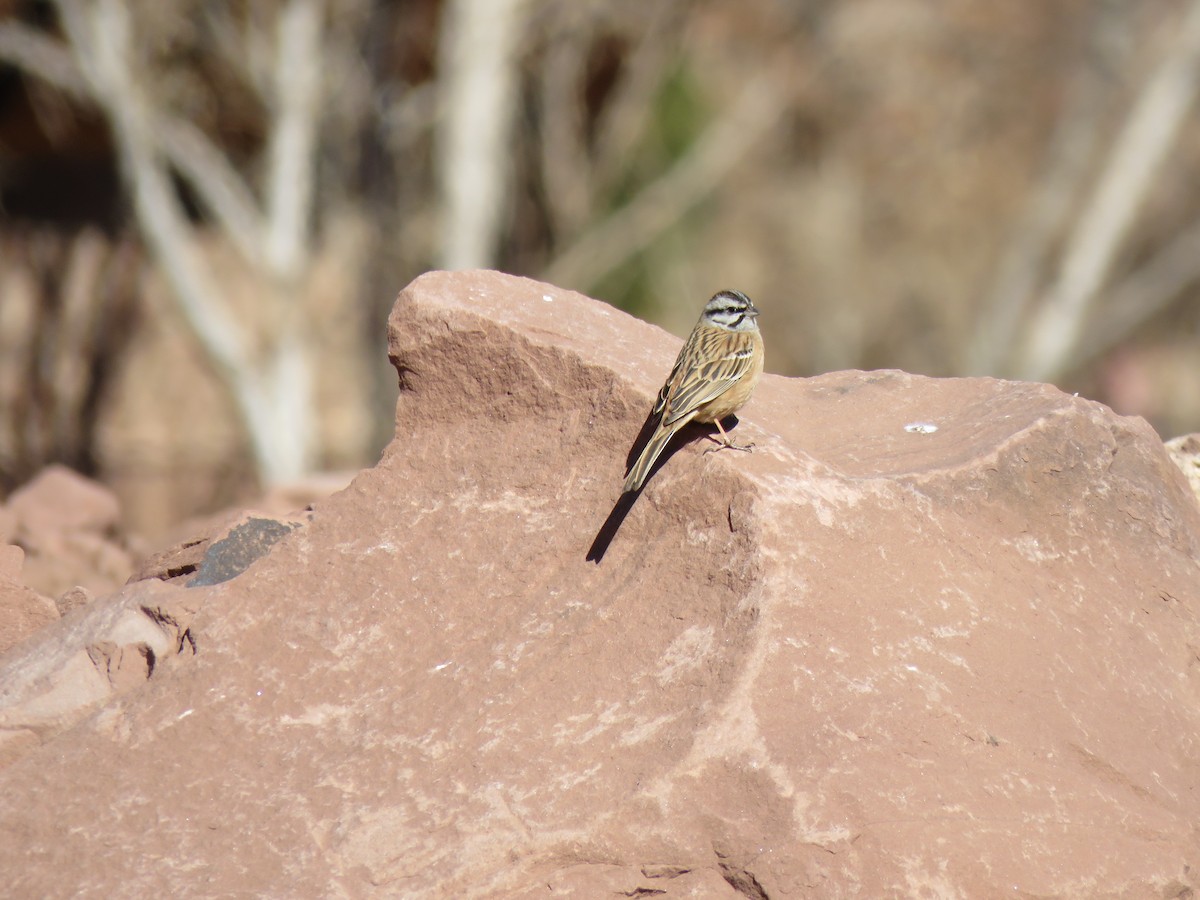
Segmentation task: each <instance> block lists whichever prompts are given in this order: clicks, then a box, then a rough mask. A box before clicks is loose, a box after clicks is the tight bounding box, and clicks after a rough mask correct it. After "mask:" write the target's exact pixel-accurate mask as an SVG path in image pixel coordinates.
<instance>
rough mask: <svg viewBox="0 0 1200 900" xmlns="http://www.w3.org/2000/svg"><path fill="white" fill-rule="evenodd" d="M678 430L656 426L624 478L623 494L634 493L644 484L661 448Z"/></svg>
mask: <svg viewBox="0 0 1200 900" xmlns="http://www.w3.org/2000/svg"><path fill="white" fill-rule="evenodd" d="M678 430H679V428H678V427H668V426H666V425H659V426H658V429H657V430H656V431H655V432H654V434H653V435H651V437H650V440H648V441H646V446H645V447H643V448H642V452H641V454H640V455H639V456H638V458H637V462H635V463H634V464H633V468H631V469H630V470H629V474H628V475H627V476H626V477H625V487H624V489H623V490H624V493H626V494H628V493H629V492H630V491H636V490H638V489H639V488H641V486H642V485H643V484H645V483H646V476H647V475H649V474H650V470H651V469H652V468H654V463H655V462H657V461H658V457H659V455H660V454H661V453H662V452H663V448H664V447H666V446H667V444H668V443H669V442H670V440H671V438H672V437H674V436H675V432H676V431H678Z"/></svg>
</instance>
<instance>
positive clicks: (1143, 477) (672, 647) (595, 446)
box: [0, 273, 1200, 898]
mask: <svg viewBox="0 0 1200 900" xmlns="http://www.w3.org/2000/svg"><path fill="white" fill-rule="evenodd" d="M701 299H703V298H697V306H699V302H700V300H701ZM757 299H758V300H759V301H761V302H760V306H761V307H762V309H763V310H764V312H763V319H762V324H763V326H764V328H765V331H766V339H767V344H768V349H769V347H770V344H771V330H770V329H771V324H770V323H771V303H770V298H757ZM390 329H391V330H390V341H391V352H392V354H393V357H394V359H395V361H396V365H397V368H398V370H399V373H400V384H401V394H400V398H399V402H398V405H397V423H396V424H397V434H396V439H395V440H394V441H393V442H392V444H391V446H390V447H389V448H388V450H387V452H386V453H385V454H384V456H383V459H382V460H381V461H380V463H379V464H378V465H377V466H375V467H374V468H372V469H369V470H366V471H364V472H362V473H361V474H360V475H359V476H358V477H357V478H356V479H355V480H354V482H353V483H352V484H351V485H350V487H349V488H347V489H346V490H344V491H342V492H341V493H339V494H336V495H334V496H332V497H331V498H329V499H327V500H324V501H321V502H318V503H316V504H315V506H314V509H313V512H312V514H311V517H310V518H309V519H308V520H306V521H304V522H301V523H300V524H299V525H298V527H295V528H294V529H293V530H291V531H290V532H288V533H287V534H284V535H282V536H281V537H279V539H278V541H277V542H276V543H274V544H272V545H270V546H265V545H261V550H260V551H259V552H261V553H263V554H264V555H262V556H260V558H258V559H257V561H256V562H253V563H252V564H250V565H249V568H246V569H245V571H242V572H241V574H235V573H236V572H237V571H240V569H239V568H238V566H242V565H244V563H245V560H246V559H247V558H248V557H246V556H244V555H242V556H239V557H238V559H240V560H242V561H241V562H239V563H238V566H233V567H230V566H228V565H224V564H222V563H220V561H217V562H215V563H214V564H213V566H212V570H213V571H218V572H221V573H223V574H222V575H221V576H220V577H228V576H230V575H232V577H229V580H225V581H221V582H220V583H216V584H212V585H208V586H204V587H193V588H185V587H181V586H178V581H177V582H176V583H171V584H168V583H163V582H158V581H151V582H138V583H136V584H133V585H131V586H129V587H128V588H126V589H125V590H124V591H122V592H121V593H118V594H116V595H112V596H110V597H107V598H99V599H97V600H95V601H93V603H92V604H90V605H89V606H88V607H87V608H85V609H82V610H76V611H74V612H73V613H71V614H70V615H68V616H67V617H66V618H65V619H64V620H63V621H62V622H61V623H58V624H55V625H51V626H50V627H48V628H47V629H44V632H43V635H40V636H39V638H38V639H35V640H32V641H27V642H26V643H25V644H24V645H22V646H21V647H20V648H17V650H15V651H13V652H11V653H10V654H9V655H8V656H7V657H5V658H4V659H3V660H2V661H0V727H2V728H4V729H7V733H9V734H10V735H18V737H19V743H18V737H14V738H13V742H14V744H13V746H15V747H16V749H15V750H14V751H13V753H12V756H13V757H14V758H16V757H18V756H19V757H20V758H19V759H17V761H16V762H14V763H13V764H12V765H10V766H9V767H8V768H7V769H5V770H4V771H3V772H0V870H3V871H4V872H6V873H7V887H8V889H10V890H13V891H15V892H16V895H19V896H68V895H75V894H82V895H84V896H101V895H105V894H119V895H126V896H129V895H137V896H146V895H151V894H154V893H159V894H164V895H169V894H172V893H177V892H178V891H179V890H181V889H182V890H186V892H187V893H188V894H189V895H192V896H231V895H248V896H249V895H268V896H318V895H319V896H352V897H365V896H403V897H469V896H489V897H496V896H498V897H522V898H533V897H543V896H544V897H549V896H560V895H567V896H576V897H602V896H622V895H624V896H635V895H637V896H641V895H647V896H649V895H654V896H662V897H684V896H693V897H697V896H698V897H722V896H725V897H738V896H742V897H772V898H776V897H802V896H847V895H854V896H861V897H880V896H895V895H909V896H931V897H932V896H999V895H1004V896H1032V895H1046V896H1050V895H1058V896H1064V895H1070V896H1095V895H1104V896H1128V897H1134V896H1138V897H1140V896H1170V897H1178V896H1187V895H1190V892H1191V891H1194V890H1195V889H1196V888H1197V887H1198V886H1200V885H1198V884H1197V875H1196V872H1197V871H1200V868H1198V867H1200V826H1198V824H1197V823H1200V754H1198V753H1197V738H1196V735H1197V734H1200V705H1198V704H1197V702H1196V701H1197V697H1198V696H1200V651H1198V648H1200V627H1198V623H1197V615H1196V612H1197V609H1198V604H1200V577H1198V575H1200V564H1198V559H1200V507H1198V506H1197V504H1196V503H1195V502H1194V501H1193V499H1192V498H1191V497H1190V496H1189V495H1188V493H1187V490H1188V489H1187V486H1186V483H1185V481H1184V479H1183V476H1182V475H1181V473H1180V472H1179V471H1178V469H1176V468H1175V467H1174V466H1173V465H1172V463H1171V462H1170V461H1169V459H1168V458H1167V456H1166V454H1165V452H1164V450H1163V447H1162V444H1161V442H1160V441H1159V440H1158V438H1157V436H1156V435H1155V434H1154V433H1153V431H1152V430H1151V429H1150V428H1149V427H1148V426H1147V425H1146V424H1145V423H1144V422H1143V421H1141V420H1139V419H1124V418H1121V417H1118V416H1116V415H1114V414H1113V413H1112V412H1111V411H1109V410H1108V409H1106V408H1104V407H1102V406H1100V405H1098V404H1095V403H1091V402H1089V401H1087V400H1083V399H1079V398H1075V397H1071V396H1068V395H1065V394H1063V393H1061V392H1059V391H1057V390H1055V389H1053V388H1051V387H1047V386H1044V385H1036V384H1020V383H1011V382H1002V381H994V380H990V379H962V380H935V379H928V378H921V377H916V376H911V375H906V374H903V373H900V372H874V373H862V372H844V373H835V374H831V375H826V376H822V377H819V378H812V379H808V380H797V379H786V378H780V377H772V376H767V377H765V378H764V379H763V382H762V384H761V385H760V386H759V389H758V392H757V395H756V397H755V398H754V400H752V401H751V403H750V404H749V405H748V406H747V407H746V408H745V409H744V411H743V414H742V422H741V423H740V424H739V426H738V427H737V429H736V431H735V435H736V436H737V438H738V439H739V440H742V441H745V440H750V441H753V442H754V443H755V444H756V449H755V451H754V452H753V453H751V454H743V453H736V452H732V451H724V452H720V453H713V454H706V453H704V452H703V450H704V449H705V446H706V444H707V442H705V441H698V442H694V443H692V444H690V445H688V446H684V447H683V448H682V449H681V450H679V451H678V452H676V453H675V454H674V455H672V456H671V457H670V458H669V459H668V460H667V461H666V463H665V465H664V466H663V467H662V468H661V469H660V470H659V471H658V473H657V474H656V475H655V476H654V477H653V478H652V479H651V481H650V482H649V484H648V486H647V488H646V489H645V491H644V492H643V494H642V495H641V496H640V498H639V499H638V500H637V502H636V503H634V504H633V505H632V507H629V506H628V504H623V505H617V507H616V508H615V509H614V503H615V502H616V500H617V492H618V490H619V485H620V483H621V478H622V475H623V473H624V462H625V459H626V455H627V452H628V450H629V443H630V441H631V439H632V436H633V435H634V433H635V432H636V431H637V428H638V425H639V424H640V423H641V421H642V419H643V417H644V415H645V413H646V411H647V410H648V408H649V405H650V403H651V400H652V397H653V395H654V392H655V391H656V390H657V388H658V386H659V384H660V382H661V379H662V377H663V376H664V375H665V373H666V370H667V368H668V367H669V365H670V362H671V360H672V359H673V357H674V353H675V351H676V350H677V348H678V345H679V342H678V340H677V339H675V338H673V337H670V336H668V335H666V334H664V333H663V332H661V331H659V330H657V329H654V328H651V327H649V326H646V325H643V324H641V323H639V322H636V321H634V320H632V319H630V318H629V317H627V316H625V315H623V314H621V313H619V312H617V311H615V310H613V309H611V308H609V307H607V306H605V305H603V304H600V303H596V302H594V301H591V300H588V299H586V298H583V297H580V296H578V295H575V294H571V293H568V292H565V291H561V290H558V289H555V288H552V287H549V286H546V285H541V284H537V283H534V282H530V281H525V280H520V279H515V278H508V277H504V276H500V275H496V274H490V273H464V274H455V275H451V274H431V275H427V276H425V277H423V278H421V279H419V280H418V281H416V282H414V283H413V285H411V286H410V287H409V288H408V289H406V290H405V292H404V293H403V294H402V295H401V297H400V300H399V301H398V303H397V305H396V308H395V311H394V312H393V315H392V318H391V322H390ZM931 426H933V427H931ZM935 428H936V430H935ZM247 524H248V525H249V523H247ZM212 547H213V548H216V547H217V544H215V543H214V544H213V545H212ZM207 552H213V550H212V548H210V550H209V551H207ZM589 556H590V557H591V558H592V560H597V559H598V562H597V561H591V560H589V559H588V557H589ZM197 571H199V569H198V570H197ZM148 623H149V624H152V625H154V629H151V628H149V627H148ZM118 625H119V626H120V627H118ZM39 640H40V641H41V642H42V646H41V652H40V654H39V652H38V646H37V645H38V643H39ZM89 647H90V648H91V650H90V653H88V652H87V651H88V648H89ZM146 648H148V650H149V653H147V652H146ZM80 651H84V652H85V654H86V658H87V659H88V660H90V661H91V665H92V670H91V671H93V672H95V673H98V675H99V674H103V676H104V677H103V678H100V677H97V678H95V679H93V681H92V682H91V683H92V687H93V693H94V696H92V698H91V699H87V698H86V697H84V696H83V693H82V689H81V693H80V695H79V698H78V702H77V703H76V705H75V707H74V711H72V710H71V709H70V708H69V707H70V704H69V703H66V702H63V697H64V691H65V688H63V687H62V686H61V685H62V683H63V682H64V680H65V681H68V682H69V681H70V679H69V678H67V676H66V675H64V674H63V673H64V672H65V671H66V669H67V668H68V667H69V666H75V667H76V669H75V670H72V671H75V675H74V676H73V677H74V678H75V679H76V680H77V681H79V680H84V681H86V678H85V675H86V672H83V671H82V669H84V668H86V667H85V666H83V665H81V663H82V662H83V660H82V658H81V657H80V656H79V652H80ZM139 657H140V659H141V662H140V663H139V661H138V658H139ZM114 661H115V662H114ZM113 665H116V672H115V674H114V672H113V669H112V667H113ZM139 666H140V668H139ZM56 677H57V678H58V679H59V684H60V687H59V689H58V690H59V694H58V699H59V701H60V702H58V703H57V705H56V704H55V703H53V702H51V700H53V699H54V694H53V691H51V690H50V688H48V687H46V686H47V685H50V684H52V683H54V679H55V678H56ZM48 693H49V694H50V698H49V699H47V696H46V695H47V694H48ZM39 710H40V713H41V716H42V717H41V719H36V714H38V712H39ZM89 711H90V712H89ZM85 713H86V715H85ZM39 723H40V724H39ZM37 742H41V743H40V745H38V744H37ZM31 747H32V748H33V749H30V748H31ZM18 751H19V752H18ZM181 886H183V887H181Z"/></svg>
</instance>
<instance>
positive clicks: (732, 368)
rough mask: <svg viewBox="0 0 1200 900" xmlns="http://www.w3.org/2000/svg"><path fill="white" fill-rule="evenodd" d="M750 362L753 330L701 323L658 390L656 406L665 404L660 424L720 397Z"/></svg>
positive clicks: (682, 416) (684, 416)
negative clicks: (659, 391)
mask: <svg viewBox="0 0 1200 900" xmlns="http://www.w3.org/2000/svg"><path fill="white" fill-rule="evenodd" d="M689 351H690V352H689ZM685 357H686V358H685ZM753 366H754V337H753V335H752V334H750V333H749V332H738V331H726V330H724V329H721V328H708V327H703V326H701V327H698V328H696V329H695V330H694V331H693V332H692V334H691V336H690V337H689V338H688V342H687V344H685V345H684V348H683V350H682V351H681V352H680V354H679V359H677V360H676V361H675V368H674V369H672V370H671V377H670V378H669V379H668V381H667V383H666V384H665V385H664V386H663V390H662V392H661V393H660V394H659V404H658V405H656V406H655V409H656V410H657V409H658V406H659V405H661V406H662V407H663V408H664V415H663V420H662V421H663V424H664V425H672V424H674V423H675V422H678V421H679V420H680V419H684V418H687V417H688V416H689V415H690V414H692V413H695V412H696V410H698V409H700V408H701V407H702V406H704V405H705V404H706V403H710V402H711V401H713V400H715V399H716V398H717V397H720V396H721V395H722V394H724V393H725V392H726V391H727V390H729V389H730V388H731V387H733V386H734V385H735V384H737V383H738V382H739V381H741V380H742V378H744V377H745V376H746V375H747V373H749V372H750V370H751V369H752V368H753Z"/></svg>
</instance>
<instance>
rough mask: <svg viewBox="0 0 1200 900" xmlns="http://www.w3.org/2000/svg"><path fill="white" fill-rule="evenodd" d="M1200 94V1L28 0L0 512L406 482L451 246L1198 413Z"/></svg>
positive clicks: (836, 349) (148, 512) (871, 355)
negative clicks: (411, 314)
mask: <svg viewBox="0 0 1200 900" xmlns="http://www.w3.org/2000/svg"><path fill="white" fill-rule="evenodd" d="M1198 87H1200V0H1159V2H1155V3H1138V2H1134V0H1040V2H1036V3H1034V2H1027V3H995V2H989V0H741V2H739V3H736V4H734V3H728V2H719V0H654V2H646V0H636V2H635V0H570V2H550V0H399V2H378V0H377V2H371V0H254V2H250V0H173V2H165V3H162V2H150V0H0V496H2V495H3V494H6V493H8V492H9V491H11V490H12V489H13V488H14V487H16V486H18V485H20V484H22V483H24V482H25V481H27V480H28V479H29V478H30V477H31V476H32V475H33V474H34V473H36V472H37V471H39V470H40V469H41V468H42V467H44V466H45V465H46V464H48V463H50V462H62V463H65V464H67V465H69V466H71V467H73V468H75V469H76V470H78V471H80V472H83V473H85V474H87V475H90V476H92V477H94V478H97V479H98V480H100V481H102V482H104V483H105V484H107V485H109V486H111V487H112V488H113V489H114V490H115V491H116V492H117V494H118V496H119V497H120V500H121V502H122V505H123V507H124V510H125V515H126V519H127V524H128V525H129V526H130V527H131V528H133V529H135V530H140V531H142V532H144V533H153V532H155V531H156V530H158V529H161V528H163V527H164V526H165V525H167V524H168V523H171V522H175V521H178V520H179V519H181V518H183V517H185V516H189V515H194V514H197V513H202V512H205V511H207V510H211V509H215V508H218V507H221V506H225V505H229V504H233V503H237V502H243V501H245V500H246V499H247V498H250V497H253V496H255V495H256V494H257V493H258V492H259V491H261V490H263V489H266V488H268V487H270V486H272V485H278V484H284V483H288V482H290V481H294V480H296V479H302V478H304V477H306V476H308V475H310V474H311V473H314V472H317V471H322V470H329V469H348V470H353V469H357V468H359V467H362V466H365V465H370V464H372V463H373V462H374V461H375V459H376V458H377V456H378V453H379V451H380V450H381V448H382V447H383V446H384V445H385V443H386V442H387V441H388V440H389V439H390V437H391V435H392V430H393V406H394V401H395V394H396V382H395V376H394V373H393V372H392V370H391V369H390V367H389V366H388V364H387V360H386V352H385V327H384V326H385V320H386V316H387V313H388V311H389V309H390V307H391V304H392V302H393V300H394V298H395V295H396V294H397V292H398V291H399V290H400V289H401V288H402V287H403V286H404V285H405V284H407V283H408V282H409V281H410V280H411V279H412V278H413V277H415V276H416V275H418V274H420V273H421V272H423V271H426V270H428V269H432V268H467V267H491V268H498V269H502V270H504V271H507V272H512V273H517V274H522V275H529V276H532V277H535V278H539V279H545V280H548V281H552V282H554V283H556V284H558V285H560V286H563V287H567V288H572V289H575V290H579V291H582V292H584V293H587V294H590V295H591V296H594V297H598V298H601V299H604V300H606V301H608V302H610V303H613V304H614V305H616V306H619V307H621V308H623V309H627V310H629V311H631V312H633V313H635V314H636V315H639V316H642V317H644V318H646V319H649V320H651V321H655V322H658V323H659V324H661V325H663V326H664V327H666V328H667V329H669V330H671V331H673V332H675V333H676V334H679V335H683V334H685V333H686V332H687V331H688V330H689V329H690V328H691V326H692V324H693V322H694V321H695V318H696V316H697V314H698V311H699V308H700V305H701V304H702V302H703V301H704V299H706V298H707V297H708V296H709V295H710V294H712V293H713V292H714V291H715V290H717V289H720V288H724V287H737V288H739V289H741V290H744V291H745V292H747V293H748V294H749V295H750V296H751V297H753V298H754V300H755V302H756V303H757V304H758V305H759V306H760V307H761V308H762V310H763V319H762V323H763V326H764V329H765V331H766V332H767V341H768V344H769V351H770V359H769V363H768V369H769V370H770V371H773V372H777V373H782V374H786V375H813V374H818V373H821V372H825V371H830V370H835V369H846V368H864V369H869V368H885V367H896V368H903V369H906V370H908V371H910V372H916V373H923V374H928V375H934V376H960V375H994V376H1000V377H1006V378H1022V379H1036V380H1044V381H1050V382H1053V383H1055V384H1057V385H1059V386H1060V387H1062V388H1063V389H1064V390H1068V391H1078V392H1080V393H1081V394H1083V395H1085V396H1087V397H1090V398H1093V399H1096V400H1100V401H1102V402H1104V403H1107V404H1108V405H1110V406H1112V407H1113V408H1114V409H1115V410H1116V411H1118V412H1120V413H1124V414H1137V415H1142V416H1145V417H1146V418H1147V419H1149V420H1150V421H1151V423H1152V424H1153V425H1154V426H1155V427H1156V428H1157V429H1158V430H1159V432H1160V433H1161V434H1162V435H1163V436H1164V437H1170V436H1172V435H1175V434H1179V433H1183V432H1187V431H1197V430H1200V302H1198V301H1197V297H1198V296H1200V187H1198V186H1200V116H1198V115H1197V112H1198V110H1200V107H1198V105H1197V102H1196V100H1197V98H1196V92H1197V88H1198ZM667 362H668V361H664V365H665V364H666V363H667Z"/></svg>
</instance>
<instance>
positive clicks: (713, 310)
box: [700, 291, 758, 331]
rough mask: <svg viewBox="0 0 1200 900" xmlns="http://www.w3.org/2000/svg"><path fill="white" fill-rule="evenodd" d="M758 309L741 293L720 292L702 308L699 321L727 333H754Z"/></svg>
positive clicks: (756, 326)
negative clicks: (725, 330) (724, 329)
mask: <svg viewBox="0 0 1200 900" xmlns="http://www.w3.org/2000/svg"><path fill="white" fill-rule="evenodd" d="M757 318H758V308H757V307H756V306H755V305H754V304H753V303H751V302H750V298H749V297H747V296H746V295H745V294H743V293H742V292H741V291H720V292H719V293H716V294H713V296H712V299H711V300H709V301H708V303H707V304H705V306H704V312H703V313H702V314H701V316H700V319H701V321H703V322H704V323H705V324H707V325H715V326H716V327H718V328H726V329H728V330H729V331H756V330H757V329H758V323H756V322H755V321H754V320H755V319H757Z"/></svg>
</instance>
